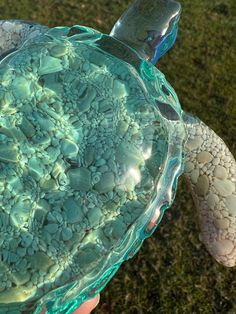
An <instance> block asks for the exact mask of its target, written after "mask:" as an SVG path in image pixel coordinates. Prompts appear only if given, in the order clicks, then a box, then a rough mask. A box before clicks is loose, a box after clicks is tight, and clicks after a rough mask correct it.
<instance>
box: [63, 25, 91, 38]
mask: <svg viewBox="0 0 236 314" xmlns="http://www.w3.org/2000/svg"><path fill="white" fill-rule="evenodd" d="M86 32H87V31H86V30H84V29H81V28H79V27H74V26H73V27H71V28H70V30H69V32H68V34H67V37H71V36H73V35H78V34H82V33H86Z"/></svg>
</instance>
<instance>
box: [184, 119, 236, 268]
mask: <svg viewBox="0 0 236 314" xmlns="http://www.w3.org/2000/svg"><path fill="white" fill-rule="evenodd" d="M185 123H186V129H187V132H188V140H187V143H186V146H185V153H186V155H185V158H186V164H185V172H184V174H185V177H186V179H187V182H188V183H189V186H190V190H191V193H192V196H193V199H194V203H195V205H196V207H197V210H198V216H199V220H200V228H201V234H200V240H201V241H202V242H203V243H204V244H205V246H206V248H207V250H208V251H209V253H210V254H211V255H212V256H213V257H214V258H215V259H216V260H217V261H218V262H219V263H221V264H223V265H225V266H228V267H232V266H235V265H236V162H235V159H234V157H233V155H232V154H231V152H230V151H229V149H228V148H227V146H226V145H225V143H224V142H223V140H222V139H221V138H220V137H219V136H217V135H216V133H215V132H214V131H212V130H211V129H210V128H208V127H207V126H206V125H205V124H204V123H203V122H202V121H200V120H198V119H196V118H193V117H192V116H190V115H185Z"/></svg>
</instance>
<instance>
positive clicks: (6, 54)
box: [0, 48, 18, 61]
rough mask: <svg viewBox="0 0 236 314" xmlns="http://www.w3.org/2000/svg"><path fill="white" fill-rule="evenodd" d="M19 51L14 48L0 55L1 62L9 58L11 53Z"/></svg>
mask: <svg viewBox="0 0 236 314" xmlns="http://www.w3.org/2000/svg"><path fill="white" fill-rule="evenodd" d="M17 50H18V49H17V48H12V49H9V50H7V51H5V52H4V53H2V54H1V55H0V61H1V60H2V59H4V58H5V57H6V56H8V55H9V54H10V53H12V52H15V51H17Z"/></svg>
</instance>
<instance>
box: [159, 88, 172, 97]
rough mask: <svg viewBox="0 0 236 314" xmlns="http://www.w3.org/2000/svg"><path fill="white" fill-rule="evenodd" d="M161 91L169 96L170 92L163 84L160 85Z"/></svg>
mask: <svg viewBox="0 0 236 314" xmlns="http://www.w3.org/2000/svg"><path fill="white" fill-rule="evenodd" d="M161 88H162V91H163V93H165V94H166V95H167V96H170V92H169V91H168V89H167V88H166V87H165V85H162V86H161Z"/></svg>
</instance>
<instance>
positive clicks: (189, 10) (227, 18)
mask: <svg viewBox="0 0 236 314" xmlns="http://www.w3.org/2000/svg"><path fill="white" fill-rule="evenodd" d="M91 2H92V4H91ZM129 3H131V1H128V0H113V1H110V0H96V1H86V0H83V1H79V0H64V1H62V0H54V1H53V0H38V1H33V0H17V1H16V0H0V19H9V18H20V19H26V20H34V21H38V22H39V23H42V24H47V25H50V26H55V25H73V24H84V25H87V26H91V27H93V28H97V29H98V30H100V31H103V32H106V33H108V32H109V30H110V29H111V27H112V25H113V23H114V22H115V21H116V20H117V18H118V17H119V16H120V14H121V13H122V11H123V10H124V9H125V8H126V7H127V5H128V4H129ZM181 3H182V7H183V11H182V17H181V20H180V23H179V35H178V39H177V42H176V44H175V47H174V49H172V50H171V51H170V52H169V53H168V55H166V56H165V57H164V58H163V59H162V60H161V61H160V62H159V64H158V67H159V68H160V70H162V71H163V72H164V73H165V74H166V77H167V79H168V80H169V82H170V83H171V84H172V86H173V87H174V88H175V90H176V92H177V94H178V96H179V99H180V102H181V104H182V107H183V108H184V109H185V110H186V111H188V112H191V113H193V114H195V115H197V116H198V117H200V118H201V119H202V120H203V121H204V122H206V123H207V124H208V125H209V126H210V127H212V128H213V129H214V130H215V131H216V132H217V133H218V134H219V135H220V136H221V137H222V138H223V139H224V141H225V142H226V143H227V144H228V146H229V147H230V149H231V151H232V153H233V155H234V156H236V141H235V134H236V106H235V104H234V101H235V99H236V92H235V82H236V77H235V69H236V60H235V56H234V53H235V49H234V46H235V29H236V25H235V21H234V20H233V18H234V16H233V13H232V12H233V11H234V12H235V11H236V2H235V0H212V1H206V0H198V1H192V0H183V1H181ZM179 183H180V184H179V188H178V192H177V197H176V200H175V203H174V205H173V206H172V208H171V209H169V210H168V212H166V215H165V216H164V218H163V222H162V224H161V225H160V227H159V228H158V229H157V231H156V232H155V233H154V234H153V236H152V237H151V238H150V239H148V240H146V241H145V243H144V244H143V246H142V248H141V249H140V251H139V253H138V254H137V255H136V256H135V257H134V258H133V259H132V260H130V261H128V262H126V263H124V264H123V265H122V267H121V268H120V270H119V271H118V272H117V274H116V276H115V277H114V278H113V279H112V281H111V282H110V283H109V284H108V285H107V287H106V288H105V289H104V290H103V292H102V293H101V301H100V305H99V306H98V308H97V310H96V311H95V313H96V314H107V313H113V314H116V313H119V314H120V313H125V314H126V313H127V314H129V313H140V314H141V313H159V314H161V313H163V314H169V313H171V314H172V313H180V314H185V313H186V314H189V313H191V314H193V313H196V314H197V313H201V314H204V313H207V314H211V313H222V314H233V313H236V269H234V268H231V269H226V268H224V267H223V266H221V265H219V264H217V263H216V262H215V261H214V260H213V259H212V258H211V257H210V256H209V254H208V253H207V252H206V250H205V249H204V247H203V245H202V244H201V243H200V242H199V240H198V233H199V229H198V226H197V224H196V221H197V215H196V211H195V209H194V205H193V202H192V199H191V198H190V196H189V193H188V191H187V187H186V185H185V183H184V182H183V180H180V182H179Z"/></svg>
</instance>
